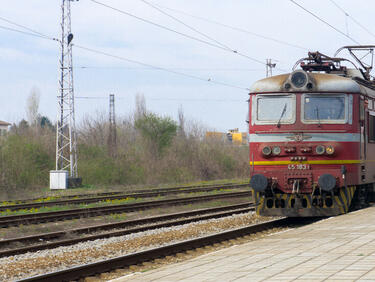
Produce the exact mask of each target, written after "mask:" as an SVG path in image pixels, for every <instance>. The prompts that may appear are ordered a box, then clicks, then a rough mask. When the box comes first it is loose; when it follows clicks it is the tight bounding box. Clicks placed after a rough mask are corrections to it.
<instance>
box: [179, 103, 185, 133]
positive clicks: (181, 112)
mask: <svg viewBox="0 0 375 282" xmlns="http://www.w3.org/2000/svg"><path fill="white" fill-rule="evenodd" d="M178 135H179V136H181V137H185V115H184V109H183V108H182V105H180V106H179V107H178Z"/></svg>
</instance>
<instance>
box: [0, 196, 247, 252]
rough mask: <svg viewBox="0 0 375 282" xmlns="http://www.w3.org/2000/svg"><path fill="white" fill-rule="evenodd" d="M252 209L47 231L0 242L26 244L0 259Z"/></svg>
mask: <svg viewBox="0 0 375 282" xmlns="http://www.w3.org/2000/svg"><path fill="white" fill-rule="evenodd" d="M253 210H254V207H252V204H251V203H244V204H238V205H230V206H223V207H218V208H209V209H199V210H194V211H189V212H181V213H174V214H167V215H162V216H154V217H148V218H143V219H137V220H131V221H123V222H118V223H110V224H102V225H97V226H91V227H85V228H77V229H71V230H66V231H60V232H51V233H44V234H38V235H33V236H25V237H19V238H13V239H8V240H1V241H0V248H3V249H4V248H9V246H11V245H12V244H13V245H16V244H27V245H28V246H25V247H21V248H13V249H12V248H10V249H5V250H1V251H0V257H5V256H12V255H17V254H23V253H26V252H35V251H40V250H45V249H51V248H55V247H59V246H68V245H73V244H77V243H80V242H85V241H92V240H96V239H103V238H109V237H116V236H123V235H126V234H131V233H138V232H142V231H147V230H152V229H158V228H163V227H170V226H177V225H182V224H186V223H191V222H197V221H201V220H207V219H214V218H221V217H225V216H230V215H233V214H239V213H246V212H249V211H253ZM157 222H158V223H157ZM150 223H151V224H150ZM146 224H148V225H146ZM133 226H136V227H133ZM130 227H133V228H130ZM119 228H123V229H122V230H118V229H119ZM124 228H126V229H124ZM109 229H112V230H113V229H116V230H115V231H111V232H106V233H102V234H96V235H86V236H79V237H78V238H74V239H60V240H57V241H53V242H45V243H42V244H40V242H42V241H46V240H56V239H59V238H63V237H64V236H66V235H67V234H69V235H70V236H71V235H76V236H77V235H80V234H87V233H93V232H98V231H104V230H109ZM35 243H39V244H36V245H31V244H35Z"/></svg>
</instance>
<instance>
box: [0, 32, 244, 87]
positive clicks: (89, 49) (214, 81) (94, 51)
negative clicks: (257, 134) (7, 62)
mask: <svg viewBox="0 0 375 282" xmlns="http://www.w3.org/2000/svg"><path fill="white" fill-rule="evenodd" d="M0 28H2V29H5V30H8V31H13V32H17V33H21V34H24V35H29V36H35V37H39V38H43V39H48V40H53V41H59V42H60V40H59V39H56V38H53V37H50V36H47V35H44V34H42V33H40V32H37V33H35V32H34V33H30V32H24V31H22V30H17V29H13V28H9V27H5V26H1V25H0ZM30 30H31V29H30ZM71 45H72V46H74V47H76V48H79V49H82V50H86V51H89V52H92V53H96V54H100V55H103V56H107V57H112V58H115V59H118V60H122V61H127V62H130V63H134V64H138V65H142V66H144V67H148V68H150V69H156V70H161V71H165V72H169V73H173V74H176V75H180V76H185V77H189V78H192V79H196V80H200V81H206V82H209V83H212V84H217V85H223V86H227V87H231V88H236V89H241V90H245V91H248V90H249V89H248V88H246V87H240V86H236V85H233V84H229V83H225V82H220V81H216V80H213V79H211V78H202V77H199V76H195V75H190V74H186V73H183V72H179V71H175V70H172V69H168V68H164V67H158V66H154V65H151V64H147V63H143V62H140V61H136V60H132V59H128V58H125V57H121V56H117V55H114V54H109V53H106V52H103V51H100V50H96V49H92V48H88V47H85V46H81V45H77V44H71Z"/></svg>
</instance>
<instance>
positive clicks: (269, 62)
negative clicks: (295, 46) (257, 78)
mask: <svg viewBox="0 0 375 282" xmlns="http://www.w3.org/2000/svg"><path fill="white" fill-rule="evenodd" d="M274 67H276V64H273V63H272V59H267V60H266V77H270V76H272V69H273V68H274Z"/></svg>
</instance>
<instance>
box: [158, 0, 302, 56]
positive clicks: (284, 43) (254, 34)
mask: <svg viewBox="0 0 375 282" xmlns="http://www.w3.org/2000/svg"><path fill="white" fill-rule="evenodd" d="M153 5H154V6H157V7H160V8H164V9H167V10H170V11H173V12H175V13H179V14H182V15H185V16H188V17H191V18H195V19H197V20H201V21H204V22H208V23H211V24H214V25H218V26H222V27H225V28H228V29H232V30H235V31H238V32H241V33H246V34H250V35H253V36H256V37H259V38H262V39H264V40H268V41H273V42H275V43H278V44H282V45H285V46H289V47H293V48H297V49H302V50H309V49H308V48H306V47H303V46H299V45H297V44H292V43H290V42H286V41H283V40H279V39H276V38H272V37H269V36H266V35H263V34H259V33H255V32H253V31H249V30H246V29H244V28H240V27H235V26H232V25H228V24H224V23H221V22H217V21H214V20H210V19H207V18H203V17H199V16H195V15H192V14H188V13H186V12H184V11H180V10H177V9H173V8H170V7H166V6H164V5H160V4H155V3H153Z"/></svg>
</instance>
